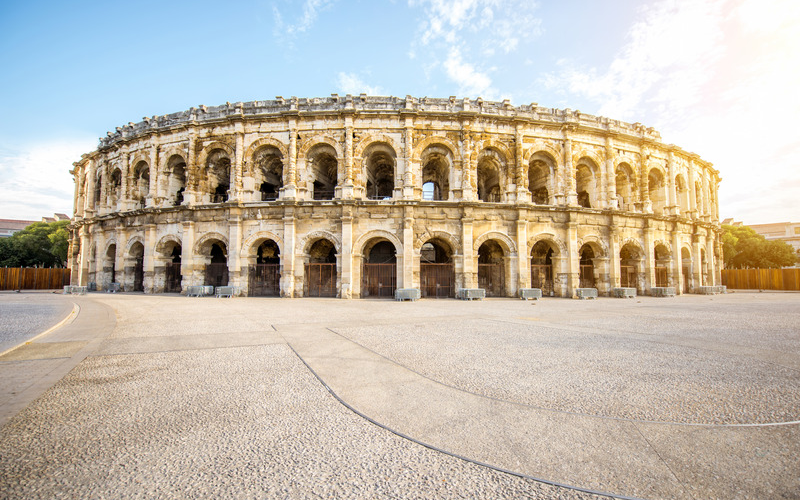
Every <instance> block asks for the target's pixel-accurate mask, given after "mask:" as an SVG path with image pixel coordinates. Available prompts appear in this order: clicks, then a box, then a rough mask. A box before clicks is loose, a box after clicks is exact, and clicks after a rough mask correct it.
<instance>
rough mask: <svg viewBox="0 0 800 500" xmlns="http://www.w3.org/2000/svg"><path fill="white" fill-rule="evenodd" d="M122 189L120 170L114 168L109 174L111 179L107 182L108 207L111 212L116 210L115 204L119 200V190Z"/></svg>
mask: <svg viewBox="0 0 800 500" xmlns="http://www.w3.org/2000/svg"><path fill="white" fill-rule="evenodd" d="M121 189H122V171H120V169H118V168H115V169H114V171H113V172H111V179H110V180H109V195H110V200H109V205H110V208H111V209H112V210H116V208H117V202H118V201H119V198H120V190H121Z"/></svg>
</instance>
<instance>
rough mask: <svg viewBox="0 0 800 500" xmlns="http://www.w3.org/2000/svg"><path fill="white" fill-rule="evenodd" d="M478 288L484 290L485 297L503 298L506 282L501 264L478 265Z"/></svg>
mask: <svg viewBox="0 0 800 500" xmlns="http://www.w3.org/2000/svg"><path fill="white" fill-rule="evenodd" d="M478 288H483V289H484V290H486V296H487V297H503V296H505V294H506V280H505V270H504V266H503V263H501V262H500V263H495V264H480V263H479V264H478Z"/></svg>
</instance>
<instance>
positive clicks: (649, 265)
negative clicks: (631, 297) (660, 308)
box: [643, 220, 656, 295]
mask: <svg viewBox="0 0 800 500" xmlns="http://www.w3.org/2000/svg"><path fill="white" fill-rule="evenodd" d="M654 243H655V242H654V241H653V227H652V226H651V224H650V221H649V220H645V228H644V272H645V274H644V276H645V280H644V290H643V291H644V292H645V293H647V294H648V295H649V294H650V293H651V292H650V289H651V288H652V287H653V286H655V282H656V255H655V248H654V247H655V245H654Z"/></svg>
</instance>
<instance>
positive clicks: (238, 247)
mask: <svg viewBox="0 0 800 500" xmlns="http://www.w3.org/2000/svg"><path fill="white" fill-rule="evenodd" d="M241 251H242V214H241V210H239V209H231V213H230V216H229V219H228V285H230V286H233V287H236V288H235V293H236V294H237V295H242V294H244V292H245V288H246V287H245V285H246V284H245V283H243V282H242V261H241V258H240V252H241Z"/></svg>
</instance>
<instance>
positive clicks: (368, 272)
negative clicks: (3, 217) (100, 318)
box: [70, 202, 720, 298]
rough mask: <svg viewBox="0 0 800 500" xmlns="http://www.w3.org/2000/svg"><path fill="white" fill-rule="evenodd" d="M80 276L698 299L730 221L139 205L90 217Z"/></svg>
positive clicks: (139, 286) (146, 285) (82, 227)
mask: <svg viewBox="0 0 800 500" xmlns="http://www.w3.org/2000/svg"><path fill="white" fill-rule="evenodd" d="M70 260H71V266H72V269H73V273H72V276H73V281H74V284H81V285H82V284H86V283H89V282H94V283H96V284H97V287H98V288H99V289H104V288H107V287H108V286H109V284H110V283H119V284H120V287H121V289H122V290H124V291H143V292H145V293H164V292H166V293H170V292H172V293H179V292H185V291H186V288H187V287H188V286H195V285H212V286H233V287H235V290H236V293H237V294H238V295H248V296H275V297H277V296H280V297H307V296H314V297H341V298H391V297H393V296H394V292H395V290H396V289H398V288H418V289H420V291H421V293H422V296H423V297H454V296H456V294H457V293H458V290H460V289H463V288H483V289H484V290H486V294H487V296H495V297H514V296H517V294H518V291H519V289H520V288H541V289H542V290H543V291H544V294H545V295H546V296H555V297H571V296H573V295H574V294H575V290H576V289H577V288H597V290H598V292H599V293H600V294H601V295H609V294H611V291H612V289H613V288H617V287H628V288H635V289H636V290H637V292H638V294H640V295H646V294H649V293H650V291H651V289H652V288H653V287H674V288H675V289H676V291H677V293H690V292H692V291H694V290H695V289H697V287H699V286H707V285H716V284H719V283H720V268H719V263H720V240H719V228H718V226H714V225H711V224H698V223H696V222H694V221H688V220H685V219H680V218H678V217H675V216H667V217H656V216H630V215H626V214H621V213H619V212H615V211H611V210H609V211H599V210H581V209H553V210H537V209H535V208H530V207H515V208H497V207H495V208H485V207H474V206H469V205H464V204H440V203H435V202H434V203H428V204H424V203H415V204H408V205H403V206H397V205H394V204H380V203H377V204H349V205H348V204H335V203H334V204H325V205H321V204H302V203H301V204H287V205H284V206H281V207H274V206H270V207H259V206H243V207H242V206H240V207H227V208H225V209H218V208H214V209H212V208H209V209H202V210H186V209H174V210H167V211H152V212H149V213H148V212H134V213H128V214H119V215H117V216H114V217H106V218H103V219H90V220H84V221H78V222H77V223H76V226H75V230H74V231H73V238H72V241H71V253H70Z"/></svg>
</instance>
